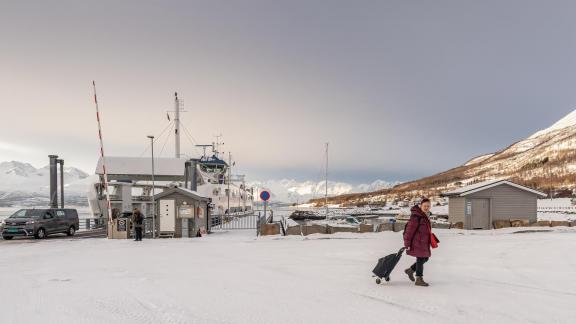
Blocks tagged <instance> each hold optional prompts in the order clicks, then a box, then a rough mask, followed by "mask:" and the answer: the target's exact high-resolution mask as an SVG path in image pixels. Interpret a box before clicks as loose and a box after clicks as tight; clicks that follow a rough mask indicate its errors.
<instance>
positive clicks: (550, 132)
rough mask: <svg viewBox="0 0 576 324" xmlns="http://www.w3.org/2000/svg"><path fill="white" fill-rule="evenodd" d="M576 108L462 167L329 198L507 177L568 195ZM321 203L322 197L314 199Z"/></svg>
mask: <svg viewBox="0 0 576 324" xmlns="http://www.w3.org/2000/svg"><path fill="white" fill-rule="evenodd" d="M575 158H576V110H575V111H573V112H571V113H570V114H568V115H567V116H565V117H564V118H562V119H560V120H559V121H558V122H556V123H554V124H553V125H552V126H550V127H548V128H545V129H542V130H540V131H537V132H535V133H534V134H532V135H531V136H529V137H528V138H526V139H524V140H521V141H518V142H516V143H513V144H512V145H510V146H508V147H506V148H504V149H502V150H500V151H497V152H494V153H488V154H482V155H480V156H477V157H474V158H472V159H470V160H469V161H468V162H466V163H464V164H463V165H461V166H457V167H455V168H452V169H449V170H447V171H444V172H441V173H438V174H435V175H432V176H428V177H425V178H422V179H418V180H414V181H410V182H405V183H401V184H398V185H396V186H394V187H392V188H388V189H382V190H376V191H372V192H367V193H356V194H347V195H340V196H335V197H331V199H330V202H331V203H339V204H350V205H362V204H371V203H383V202H386V201H393V200H406V199H408V200H411V199H413V198H415V197H421V196H427V197H438V196H440V195H441V193H442V192H444V191H448V190H452V189H455V188H459V187H462V186H466V185H470V184H474V183H478V182H481V181H486V180H494V179H508V180H511V181H514V182H516V183H519V184H522V185H526V186H529V187H532V188H535V189H539V190H542V191H544V192H546V193H551V194H552V195H554V196H559V195H569V194H571V191H572V190H573V189H575V188H576V160H575ZM312 202H315V203H317V204H322V203H323V202H322V200H321V199H318V200H313V201H312Z"/></svg>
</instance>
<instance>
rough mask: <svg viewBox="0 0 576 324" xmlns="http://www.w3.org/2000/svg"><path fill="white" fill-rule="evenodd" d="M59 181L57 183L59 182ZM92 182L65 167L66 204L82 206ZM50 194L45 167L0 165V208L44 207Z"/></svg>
mask: <svg viewBox="0 0 576 324" xmlns="http://www.w3.org/2000/svg"><path fill="white" fill-rule="evenodd" d="M58 181H60V180H58ZM92 181H93V180H92V179H91V177H90V176H89V175H88V174H87V173H86V172H84V171H82V170H80V169H77V168H74V167H66V166H65V167H64V191H65V200H66V202H67V203H68V204H74V205H84V204H86V203H87V201H86V193H87V191H88V186H89V184H90V183H91V182H92ZM49 190H50V170H49V167H48V166H45V167H42V168H38V169H37V168H35V167H34V166H32V165H31V164H29V163H24V162H18V161H8V162H1V163H0V206H45V205H47V204H48V196H49Z"/></svg>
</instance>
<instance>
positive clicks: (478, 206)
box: [442, 180, 546, 229]
mask: <svg viewBox="0 0 576 324" xmlns="http://www.w3.org/2000/svg"><path fill="white" fill-rule="evenodd" d="M442 196H444V197H448V220H449V221H450V222H451V223H458V222H462V223H463V224H464V228H465V229H491V228H492V227H493V224H494V221H498V220H502V221H508V220H511V219H525V220H528V221H530V222H536V221H537V201H538V198H539V197H546V194H545V193H543V192H540V191H538V190H534V189H531V188H528V187H525V186H522V185H519V184H517V183H514V182H511V181H508V180H492V181H486V182H481V183H477V184H473V185H470V186H466V187H462V188H458V189H456V190H452V191H448V192H445V193H443V194H442Z"/></svg>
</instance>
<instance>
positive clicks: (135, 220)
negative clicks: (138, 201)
mask: <svg viewBox="0 0 576 324" xmlns="http://www.w3.org/2000/svg"><path fill="white" fill-rule="evenodd" d="M143 223H144V215H142V213H141V212H140V209H138V208H134V211H133V213H132V224H134V232H135V233H136V239H135V240H134V241H142V224H143Z"/></svg>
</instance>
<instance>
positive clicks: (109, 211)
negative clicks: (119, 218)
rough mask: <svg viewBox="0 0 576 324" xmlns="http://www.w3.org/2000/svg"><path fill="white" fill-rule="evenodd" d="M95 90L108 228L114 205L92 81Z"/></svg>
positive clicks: (94, 84) (97, 110)
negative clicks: (111, 199) (109, 186)
mask: <svg viewBox="0 0 576 324" xmlns="http://www.w3.org/2000/svg"><path fill="white" fill-rule="evenodd" d="M92 87H93V89H94V104H95V105H96V120H97V121H98V138H99V139H100V158H102V173H103V174H104V191H105V193H106V203H107V205H108V226H110V227H111V226H112V203H111V202H110V193H109V191H108V172H107V171H106V159H105V158H104V156H105V155H104V140H103V138H102V126H101V122H100V109H99V107H98V97H97V96H96V82H95V81H92Z"/></svg>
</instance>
